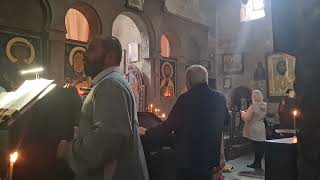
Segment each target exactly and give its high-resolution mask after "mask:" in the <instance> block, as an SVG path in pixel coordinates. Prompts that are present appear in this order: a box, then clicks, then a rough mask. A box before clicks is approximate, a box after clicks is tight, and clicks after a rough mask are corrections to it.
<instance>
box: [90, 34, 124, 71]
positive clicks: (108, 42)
mask: <svg viewBox="0 0 320 180" xmlns="http://www.w3.org/2000/svg"><path fill="white" fill-rule="evenodd" d="M88 51H89V53H90V52H95V53H96V54H97V56H99V57H100V58H101V57H102V56H107V55H108V54H110V53H111V54H112V55H113V58H114V59H113V61H114V63H115V64H116V65H120V63H121V58H122V47H121V43H120V41H119V40H118V39H117V38H115V37H112V36H108V37H95V38H94V39H93V40H91V42H90V43H89V47H88ZM105 58H106V57H105Z"/></svg>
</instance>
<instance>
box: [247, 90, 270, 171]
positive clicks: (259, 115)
mask: <svg viewBox="0 0 320 180" xmlns="http://www.w3.org/2000/svg"><path fill="white" fill-rule="evenodd" d="M251 99H252V105H251V106H250V107H249V108H248V109H247V110H246V111H241V117H242V119H243V120H244V122H245V126H244V130H243V136H244V137H246V138H248V139H250V140H251V141H252V143H253V146H254V153H255V158H254V162H253V163H252V164H250V165H248V166H247V167H249V168H254V169H261V168H262V166H261V160H262V158H263V155H264V141H265V140H266V129H265V124H264V118H265V117H266V114H267V103H265V102H264V101H263V95H262V93H261V92H260V91H258V90H254V91H252V95H251Z"/></svg>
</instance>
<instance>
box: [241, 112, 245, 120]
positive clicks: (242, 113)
mask: <svg viewBox="0 0 320 180" xmlns="http://www.w3.org/2000/svg"><path fill="white" fill-rule="evenodd" d="M245 112H246V111H240V115H241V118H242V119H243V115H244V113H245Z"/></svg>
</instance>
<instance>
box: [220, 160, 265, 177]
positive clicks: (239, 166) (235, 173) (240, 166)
mask: <svg viewBox="0 0 320 180" xmlns="http://www.w3.org/2000/svg"><path fill="white" fill-rule="evenodd" d="M252 161H253V155H246V156H242V157H240V158H237V159H235V160H231V161H228V162H227V163H228V164H231V165H233V166H234V169H233V170H232V173H226V174H224V176H225V180H263V179H264V178H251V177H245V176H240V175H239V172H243V171H252V172H253V170H252V169H250V168H247V167H246V166H247V165H248V164H251V162H252ZM263 165H264V162H263Z"/></svg>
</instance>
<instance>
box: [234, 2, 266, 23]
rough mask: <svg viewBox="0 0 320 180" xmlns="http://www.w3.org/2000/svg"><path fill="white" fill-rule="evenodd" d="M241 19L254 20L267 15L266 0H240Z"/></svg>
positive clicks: (243, 20)
mask: <svg viewBox="0 0 320 180" xmlns="http://www.w3.org/2000/svg"><path fill="white" fill-rule="evenodd" d="M240 2H241V10H240V21H241V22H245V21H252V20H256V19H260V18H263V17H265V15H266V14H265V10H264V0H240Z"/></svg>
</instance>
